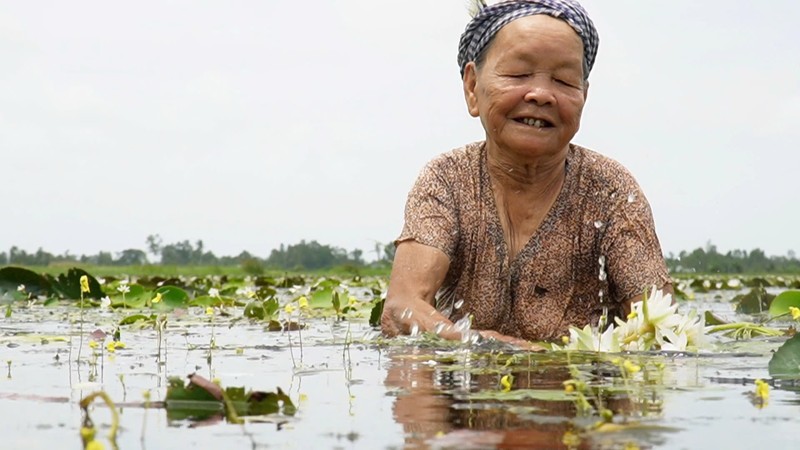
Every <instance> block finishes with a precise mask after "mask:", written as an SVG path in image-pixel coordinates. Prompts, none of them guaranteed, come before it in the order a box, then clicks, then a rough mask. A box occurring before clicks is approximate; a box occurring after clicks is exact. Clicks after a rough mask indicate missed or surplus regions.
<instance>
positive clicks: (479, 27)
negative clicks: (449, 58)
mask: <svg viewBox="0 0 800 450" xmlns="http://www.w3.org/2000/svg"><path fill="white" fill-rule="evenodd" d="M536 14H545V15H548V16H551V17H555V18H556V19H561V20H563V21H564V22H566V23H567V24H569V26H571V27H572V29H573V30H575V32H576V33H578V36H580V38H581V41H582V42H583V74H584V77H585V78H588V77H589V72H591V70H592V67H593V66H594V60H595V57H596V56H597V46H598V43H599V41H600V38H599V37H598V35H597V30H596V29H595V28H594V23H592V20H591V19H590V18H589V16H588V14H586V10H584V9H583V7H582V6H581V5H580V3H578V2H577V1H576V0H507V1H503V2H500V3H495V4H493V5H489V6H487V5H486V2H485V1H483V0H480V1H479V7H478V10H477V14H475V17H473V18H472V21H470V23H469V24H467V28H466V29H465V30H464V34H462V35H461V42H460V43H459V45H458V66H459V68H460V69H461V76H462V77H463V76H464V68H465V67H466V66H467V63H468V62H470V61H475V60H476V59H477V58H478V56H479V55H480V54H481V53H482V52H484V51H485V50H486V47H487V46H488V45H489V43H490V42H491V41H492V39H493V38H494V36H495V35H496V34H497V32H498V31H500V29H501V28H503V27H504V26H506V25H508V24H509V23H510V22H512V21H514V20H516V19H519V18H521V17H526V16H533V15H536Z"/></svg>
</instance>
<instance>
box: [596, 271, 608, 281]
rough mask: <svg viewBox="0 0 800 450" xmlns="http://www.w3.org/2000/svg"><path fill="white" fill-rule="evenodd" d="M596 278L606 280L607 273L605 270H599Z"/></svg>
mask: <svg viewBox="0 0 800 450" xmlns="http://www.w3.org/2000/svg"><path fill="white" fill-rule="evenodd" d="M597 279H598V280H600V281H606V280H607V279H608V274H607V273H606V271H605V270H601V271H600V274H598V275H597Z"/></svg>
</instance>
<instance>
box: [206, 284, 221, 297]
mask: <svg viewBox="0 0 800 450" xmlns="http://www.w3.org/2000/svg"><path fill="white" fill-rule="evenodd" d="M208 296H209V297H215V298H219V289H217V288H213V287H212V288H211V289H209V290H208Z"/></svg>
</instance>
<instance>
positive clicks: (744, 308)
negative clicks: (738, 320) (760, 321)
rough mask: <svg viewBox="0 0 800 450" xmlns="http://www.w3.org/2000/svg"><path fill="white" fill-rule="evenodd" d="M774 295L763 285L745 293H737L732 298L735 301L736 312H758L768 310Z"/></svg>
mask: <svg viewBox="0 0 800 450" xmlns="http://www.w3.org/2000/svg"><path fill="white" fill-rule="evenodd" d="M773 298H775V296H774V295H772V294H770V293H769V292H767V291H766V290H765V289H764V288H763V287H755V288H753V289H751V290H750V292H748V293H747V294H741V295H737V296H736V297H734V298H733V302H734V303H736V312H737V313H740V314H759V313H762V312H765V311H768V310H769V305H770V303H771V302H772V299H773Z"/></svg>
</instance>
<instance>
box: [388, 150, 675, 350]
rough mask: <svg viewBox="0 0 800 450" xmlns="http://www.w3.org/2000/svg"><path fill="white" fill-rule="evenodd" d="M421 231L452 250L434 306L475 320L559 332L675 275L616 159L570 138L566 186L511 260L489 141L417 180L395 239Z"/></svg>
mask: <svg viewBox="0 0 800 450" xmlns="http://www.w3.org/2000/svg"><path fill="white" fill-rule="evenodd" d="M408 240H414V241H417V242H419V243H421V244H425V245H429V246H432V247H435V248H438V249H439V250H441V251H442V252H444V253H445V254H446V255H447V256H448V257H449V258H450V267H449V270H448V273H447V276H446V277H445V281H444V284H443V285H442V287H441V289H440V290H439V292H438V293H437V296H436V308H437V309H439V310H440V311H442V312H443V313H444V314H445V315H446V316H449V317H450V319H451V320H453V321H455V320H458V319H460V318H462V317H464V316H465V315H472V317H473V319H472V327H473V329H490V330H496V331H498V332H500V333H503V334H507V335H510V336H518V337H522V338H525V339H528V340H554V339H558V338H560V337H561V336H565V335H567V334H568V328H569V326H570V325H576V326H580V327H583V326H584V325H586V324H587V323H593V324H596V323H597V321H598V320H599V319H600V317H601V315H602V313H603V310H604V308H606V309H607V310H608V313H609V320H612V318H613V317H614V316H615V315H619V314H620V312H621V304H622V302H623V301H625V300H627V299H629V298H631V297H634V296H637V295H639V294H642V293H643V292H644V291H645V289H648V290H649V288H650V287H651V286H653V285H656V286H658V287H661V286H663V285H664V284H666V283H669V282H670V277H669V274H668V272H667V268H666V265H665V263H664V257H663V254H662V252H661V247H660V244H659V242H658V238H657V236H656V232H655V224H654V222H653V216H652V212H651V211H650V205H649V204H648V202H647V199H646V198H645V196H644V194H643V193H642V191H641V189H640V188H639V185H638V184H637V183H636V180H635V179H634V178H633V176H632V175H631V174H630V173H629V172H628V171H627V170H626V169H625V168H624V167H622V165H620V164H619V163H618V162H616V161H614V160H613V159H610V158H608V157H605V156H603V155H600V154H599V153H596V152H593V151H591V150H588V149H585V148H582V147H580V146H577V145H570V149H569V152H568V154H567V162H566V176H565V179H564V184H563V187H562V189H561V192H560V193H559V194H558V196H557V198H556V200H555V203H554V204H553V206H552V207H551V209H550V211H549V212H548V213H547V215H546V216H545V218H544V220H543V221H542V223H541V225H540V226H539V228H538V229H537V231H536V232H535V233H534V234H533V236H532V237H531V239H530V240H529V241H528V242H527V244H526V245H525V246H524V247H523V248H522V250H521V251H520V252H519V253H518V254H517V255H516V256H515V257H514V258H513V259H512V260H509V258H508V249H507V245H506V242H505V239H504V234H503V229H502V225H501V223H500V219H499V217H498V213H497V207H496V205H495V199H494V194H493V191H492V187H491V181H490V178H489V173H488V168H487V165H486V148H485V144H484V142H477V143H473V144H469V145H467V146H465V147H462V148H460V149H457V150H453V151H451V152H449V153H445V154H443V155H440V156H439V157H437V158H435V159H434V160H432V161H431V162H429V163H428V164H427V165H426V166H425V168H424V169H423V170H422V173H421V174H420V176H419V178H418V179H417V181H416V183H415V185H414V187H413V188H412V190H411V192H410V194H409V196H408V201H407V203H406V211H405V225H404V227H403V231H402V234H401V235H400V237H399V238H398V239H397V241H396V242H397V243H398V244H399V243H401V242H403V241H408Z"/></svg>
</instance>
